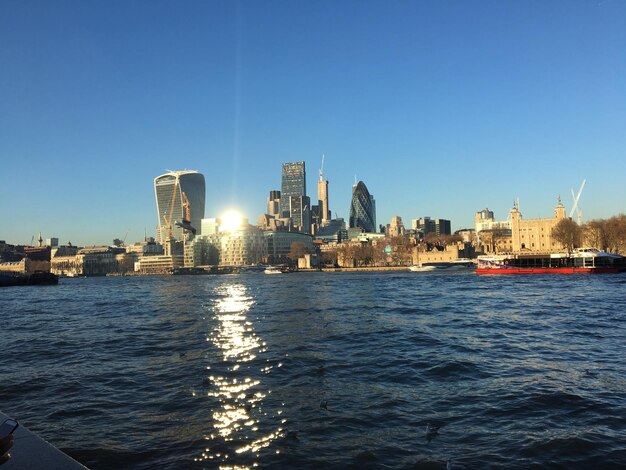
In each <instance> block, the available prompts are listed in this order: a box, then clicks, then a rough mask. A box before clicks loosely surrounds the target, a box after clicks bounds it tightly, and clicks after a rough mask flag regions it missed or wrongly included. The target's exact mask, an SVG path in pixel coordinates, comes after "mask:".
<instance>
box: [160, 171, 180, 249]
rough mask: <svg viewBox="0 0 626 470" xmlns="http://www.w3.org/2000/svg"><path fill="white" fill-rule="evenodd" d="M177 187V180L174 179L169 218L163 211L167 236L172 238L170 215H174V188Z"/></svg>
mask: <svg viewBox="0 0 626 470" xmlns="http://www.w3.org/2000/svg"><path fill="white" fill-rule="evenodd" d="M177 187H178V180H175V183H174V187H173V188H172V201H171V202H170V212H169V218H168V217H167V211H166V212H163V221H164V222H165V228H166V229H167V238H168V239H171V238H172V216H173V215H174V202H175V201H176V188H177Z"/></svg>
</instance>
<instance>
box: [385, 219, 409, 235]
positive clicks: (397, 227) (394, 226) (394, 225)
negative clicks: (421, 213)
mask: <svg viewBox="0 0 626 470" xmlns="http://www.w3.org/2000/svg"><path fill="white" fill-rule="evenodd" d="M404 233H405V230H404V224H403V223H402V217H400V216H399V215H394V216H393V217H392V218H391V223H390V224H389V225H387V231H386V234H387V235H388V236H390V237H402V236H404Z"/></svg>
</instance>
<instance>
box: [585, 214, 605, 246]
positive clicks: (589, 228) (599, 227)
mask: <svg viewBox="0 0 626 470" xmlns="http://www.w3.org/2000/svg"><path fill="white" fill-rule="evenodd" d="M605 225H606V221H605V220H590V221H588V222H587V223H586V224H585V225H584V226H583V238H584V240H585V246H588V247H590V248H597V249H599V250H605V249H606V228H605Z"/></svg>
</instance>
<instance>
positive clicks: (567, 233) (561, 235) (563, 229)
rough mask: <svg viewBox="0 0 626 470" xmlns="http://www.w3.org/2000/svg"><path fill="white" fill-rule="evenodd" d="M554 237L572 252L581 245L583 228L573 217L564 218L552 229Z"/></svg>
mask: <svg viewBox="0 0 626 470" xmlns="http://www.w3.org/2000/svg"><path fill="white" fill-rule="evenodd" d="M552 238H554V239H555V240H556V241H557V242H559V243H560V244H561V245H563V247H564V248H565V249H566V250H567V251H568V253H571V252H572V251H574V248H578V247H579V246H580V240H581V229H580V227H579V226H578V224H577V223H576V222H574V221H573V220H572V219H562V220H560V221H559V222H558V223H557V224H556V225H555V226H554V228H553V229H552Z"/></svg>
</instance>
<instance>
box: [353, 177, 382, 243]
mask: <svg viewBox="0 0 626 470" xmlns="http://www.w3.org/2000/svg"><path fill="white" fill-rule="evenodd" d="M357 227H358V228H361V229H363V230H364V231H365V232H370V233H374V232H376V202H375V201H374V196H372V195H371V194H370V193H369V191H368V190H367V186H365V183H363V181H359V182H358V184H356V185H354V186H353V187H352V203H351V204H350V228H357Z"/></svg>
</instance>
